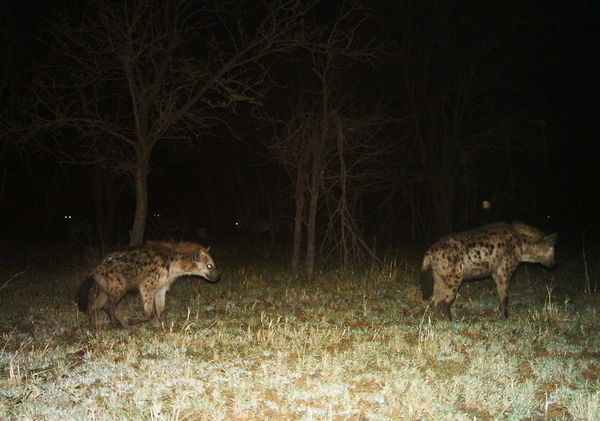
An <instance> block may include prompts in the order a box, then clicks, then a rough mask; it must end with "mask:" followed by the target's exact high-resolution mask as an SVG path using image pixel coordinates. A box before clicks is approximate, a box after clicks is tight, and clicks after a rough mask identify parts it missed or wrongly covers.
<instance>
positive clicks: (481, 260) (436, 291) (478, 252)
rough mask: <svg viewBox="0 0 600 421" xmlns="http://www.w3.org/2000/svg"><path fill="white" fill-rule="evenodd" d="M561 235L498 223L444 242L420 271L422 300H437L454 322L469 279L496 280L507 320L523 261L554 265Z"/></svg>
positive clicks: (440, 309) (443, 314) (432, 249)
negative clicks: (453, 312)
mask: <svg viewBox="0 0 600 421" xmlns="http://www.w3.org/2000/svg"><path fill="white" fill-rule="evenodd" d="M555 244H556V233H554V234H551V235H548V236H545V235H544V234H543V233H542V232H541V231H539V230H537V229H535V228H533V227H530V226H528V225H525V224H522V223H518V222H515V223H512V224H505V223H496V224H490V225H485V226H483V227H481V228H478V229H474V230H470V231H464V232H459V233H455V234H450V235H447V236H445V237H442V238H441V239H440V240H438V241H437V242H436V243H435V244H433V245H432V246H431V247H430V248H429V250H428V251H427V252H426V253H425V257H424V258H423V264H422V268H421V290H422V293H423V299H424V300H427V299H429V298H430V297H432V295H433V297H432V304H433V307H434V309H435V311H436V313H437V314H438V315H439V316H440V317H442V318H445V319H448V320H452V315H451V313H450V307H451V306H452V303H453V302H454V299H455V298H456V293H457V291H458V289H459V287H460V285H461V283H462V281H463V280H465V279H467V280H468V279H478V278H483V277H486V276H491V277H492V279H494V281H495V283H496V289H497V290H498V296H499V300H500V315H501V316H502V317H504V318H507V317H508V288H509V282H510V278H511V276H512V274H513V273H514V271H515V269H516V268H517V266H518V265H519V263H520V262H530V263H541V264H542V265H544V266H546V267H552V266H554V246H555Z"/></svg>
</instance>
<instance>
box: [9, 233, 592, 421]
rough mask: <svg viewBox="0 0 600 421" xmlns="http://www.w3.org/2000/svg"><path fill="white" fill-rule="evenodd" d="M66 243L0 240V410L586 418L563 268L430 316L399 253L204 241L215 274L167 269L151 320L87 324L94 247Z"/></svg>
mask: <svg viewBox="0 0 600 421" xmlns="http://www.w3.org/2000/svg"><path fill="white" fill-rule="evenodd" d="M73 250H75V249H73ZM73 250H68V249H55V248H51V247H45V248H38V249H33V248H26V247H22V246H20V247H15V246H14V245H10V244H4V245H2V250H1V252H2V256H3V257H2V265H1V267H0V287H2V286H3V285H4V288H3V289H2V290H0V419H3V420H4V419H6V420H11V419H15V420H17V419H18V420H22V419H39V420H43V419H127V420H137V419H140V420H148V419H160V420H162V419H168V420H205V419H211V420H212V419H239V420H253V419H257V420H259V419H260V420H264V419H307V420H308V419H336V420H338V419H339V420H344V419H351V420H363V419H364V420H371V419H373V420H378V419H382V420H385V419H399V420H403V419H406V420H410V419H420V420H429V419H430V420H443V419H448V420H495V419H511V420H512V419H514V420H543V419H553V420H554V419H565V420H571V419H578V420H579V419H585V420H593V419H600V415H598V414H600V359H599V357H600V335H599V334H598V332H599V327H600V314H599V311H600V307H599V301H600V298H599V296H598V294H591V295H584V294H583V293H582V286H583V279H582V278H581V272H580V271H576V270H574V269H572V268H571V266H568V265H565V269H563V270H561V269H560V267H559V268H558V269H556V270H555V271H554V272H547V271H545V270H543V269H541V268H538V267H534V266H524V267H522V268H521V269H520V270H519V271H518V273H517V274H516V275H515V278H514V283H513V288H512V290H511V308H510V309H511V316H510V319H509V320H508V321H501V320H498V319H497V318H496V311H497V302H496V294H495V287H494V285H493V282H492V281H491V280H483V281H480V282H471V283H468V284H466V285H464V287H463V288H462V289H461V293H460V296H459V298H458V299H457V302H456V304H455V305H454V307H453V313H454V317H455V319H456V320H455V321H454V322H445V321H435V320H431V319H430V315H431V313H430V311H429V310H428V309H427V308H426V306H425V305H424V304H423V303H422V302H421V300H420V297H419V292H418V291H417V287H416V285H417V276H418V261H417V260H416V259H411V258H406V257H405V255H404V254H403V253H397V255H395V256H392V257H390V258H388V259H387V263H386V264H385V265H384V266H382V267H378V268H374V269H372V270H368V271H362V272H359V271H356V272H352V271H339V270H338V271H327V272H323V273H320V274H319V276H318V277H317V279H315V280H313V281H307V280H305V279H296V278H294V277H292V276H291V274H290V273H289V272H288V271H286V270H285V268H284V266H283V265H275V264H270V263H268V261H267V260H265V259H261V260H260V261H256V260H253V259H250V258H247V257H246V258H245V259H244V260H242V261H240V260H239V259H237V258H234V255H235V254H236V253H233V252H230V253H229V254H228V253H227V250H223V249H222V250H218V249H215V250H214V254H215V259H216V260H217V262H218V263H220V264H221V266H222V267H224V268H225V270H226V272H225V276H224V278H223V280H222V281H221V282H220V283H218V284H209V283H206V282H204V281H202V280H200V279H195V278H184V279H180V280H178V281H177V282H176V283H175V285H174V287H173V289H172V291H170V292H169V294H168V295H167V308H168V316H167V317H168V322H167V325H168V328H167V329H166V331H162V330H161V329H160V328H159V327H158V326H157V324H156V323H155V322H153V323H148V324H145V325H140V326H135V327H132V328H131V329H129V330H113V329H110V328H109V327H108V325H107V321H106V319H105V318H104V315H102V317H101V319H100V320H101V322H102V325H101V328H100V329H99V330H98V331H97V332H92V331H90V330H89V329H88V328H87V320H86V318H85V317H84V316H83V315H82V314H80V313H78V312H77V309H76V307H75V305H74V303H73V301H72V298H73V295H74V293H75V290H76V289H77V287H78V285H79V283H80V282H81V280H82V278H83V276H84V274H85V273H86V271H87V270H89V268H90V267H92V266H93V265H94V264H95V263H97V261H98V259H99V257H98V256H94V255H93V254H90V253H88V254H87V255H86V256H85V257H81V256H77V257H74V256H76V254H77V253H73ZM566 268H571V269H568V270H567V269H566ZM22 271H25V272H24V273H21V272H22ZM15 275H16V276H15ZM590 275H591V276H596V275H597V273H594V272H593V271H592V273H591V274H590ZM11 278H12V279H11ZM9 280H10V282H9V283H8V284H5V283H6V282H7V281H9ZM565 285H567V286H568V287H565ZM118 312H119V314H120V315H122V316H125V317H130V316H132V315H139V314H141V312H142V309H141V303H140V300H139V297H137V296H135V295H131V296H127V297H126V298H125V299H124V300H123V302H122V303H121V304H120V306H119V307H118Z"/></svg>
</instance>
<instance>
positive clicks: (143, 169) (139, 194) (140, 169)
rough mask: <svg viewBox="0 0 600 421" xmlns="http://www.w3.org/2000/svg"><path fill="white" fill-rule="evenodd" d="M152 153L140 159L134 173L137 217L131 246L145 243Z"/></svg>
mask: <svg viewBox="0 0 600 421" xmlns="http://www.w3.org/2000/svg"><path fill="white" fill-rule="evenodd" d="M149 158H150V153H147V154H144V156H143V157H142V158H140V159H138V162H137V165H136V167H135V168H134V172H133V182H134V185H135V216H134V218H133V228H132V229H131V236H130V239H129V245H130V246H132V247H135V246H139V245H140V244H142V242H143V241H144V230H145V228H146V218H147V216H148V172H149V168H150V159H149Z"/></svg>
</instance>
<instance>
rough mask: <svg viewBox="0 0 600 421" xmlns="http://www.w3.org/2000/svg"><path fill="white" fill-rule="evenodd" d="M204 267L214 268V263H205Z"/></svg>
mask: <svg viewBox="0 0 600 421" xmlns="http://www.w3.org/2000/svg"><path fill="white" fill-rule="evenodd" d="M206 267H207V268H208V269H214V267H215V265H213V264H212V263H207V264H206Z"/></svg>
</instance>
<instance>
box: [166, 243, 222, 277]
mask: <svg viewBox="0 0 600 421" xmlns="http://www.w3.org/2000/svg"><path fill="white" fill-rule="evenodd" d="M175 265H176V267H177V270H178V271H180V272H181V273H184V274H186V275H198V276H202V277H203V278H204V279H206V280H207V281H209V282H217V281H219V279H221V272H220V271H219V270H218V269H217V265H216V264H215V262H214V260H213V258H212V257H211V256H210V254H209V253H208V249H207V248H204V247H201V246H198V247H196V248H195V250H193V251H192V253H191V254H187V253H186V256H185V257H184V258H180V259H178V260H177V261H176V262H175Z"/></svg>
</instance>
